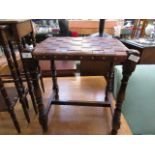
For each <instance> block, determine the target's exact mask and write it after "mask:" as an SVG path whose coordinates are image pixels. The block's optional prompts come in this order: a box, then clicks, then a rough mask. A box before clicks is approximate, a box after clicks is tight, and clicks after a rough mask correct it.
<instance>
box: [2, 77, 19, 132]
mask: <svg viewBox="0 0 155 155" xmlns="http://www.w3.org/2000/svg"><path fill="white" fill-rule="evenodd" d="M0 91H1V94H2V96H3V98H4V100H5V103H6V105H7V107H8V112H9V113H10V116H11V119H12V121H13V123H14V126H15V128H16V130H17V132H18V133H20V132H21V131H20V126H19V123H18V121H17V118H16V114H15V112H14V109H13V107H12V104H11V101H10V99H9V96H8V94H7V91H6V89H5V88H4V84H3V82H2V80H1V77H0Z"/></svg>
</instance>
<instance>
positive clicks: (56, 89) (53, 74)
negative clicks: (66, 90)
mask: <svg viewBox="0 0 155 155" xmlns="http://www.w3.org/2000/svg"><path fill="white" fill-rule="evenodd" d="M51 75H52V82H53V90H54V91H55V99H59V88H58V83H57V74H56V67H55V63H54V60H51Z"/></svg>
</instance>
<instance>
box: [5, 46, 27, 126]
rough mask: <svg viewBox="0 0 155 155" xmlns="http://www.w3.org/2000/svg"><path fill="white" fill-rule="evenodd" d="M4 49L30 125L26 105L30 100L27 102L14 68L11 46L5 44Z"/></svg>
mask: <svg viewBox="0 0 155 155" xmlns="http://www.w3.org/2000/svg"><path fill="white" fill-rule="evenodd" d="M3 48H4V53H5V56H6V58H7V62H8V66H9V69H10V72H11V74H12V77H13V79H14V82H15V86H16V88H17V93H18V96H19V99H20V103H21V104H22V108H23V111H24V114H25V117H26V120H27V122H28V123H30V117H29V113H28V111H27V107H26V105H27V103H28V100H27V98H26V96H25V94H24V88H23V86H22V85H21V83H20V80H19V77H18V74H17V73H16V68H15V66H14V63H13V61H12V59H11V55H10V48H9V46H8V45H7V44H4V45H3Z"/></svg>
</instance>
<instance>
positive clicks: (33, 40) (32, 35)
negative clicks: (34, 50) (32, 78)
mask: <svg viewBox="0 0 155 155" xmlns="http://www.w3.org/2000/svg"><path fill="white" fill-rule="evenodd" d="M30 36H31V40H32V44H33V47H35V46H36V39H35V36H34V32H31V33H30ZM38 69H39V73H40V84H41V87H42V90H43V92H45V86H44V82H43V77H42V74H41V69H40V66H39V65H38Z"/></svg>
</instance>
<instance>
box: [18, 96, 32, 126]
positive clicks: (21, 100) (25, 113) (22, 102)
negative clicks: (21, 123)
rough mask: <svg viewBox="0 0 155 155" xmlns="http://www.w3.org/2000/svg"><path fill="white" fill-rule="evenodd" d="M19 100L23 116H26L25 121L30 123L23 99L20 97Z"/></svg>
mask: <svg viewBox="0 0 155 155" xmlns="http://www.w3.org/2000/svg"><path fill="white" fill-rule="evenodd" d="M20 102H21V104H22V108H23V112H24V115H25V118H26V120H27V122H28V123H30V116H29V113H28V111H27V107H26V104H25V100H24V99H20Z"/></svg>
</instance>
